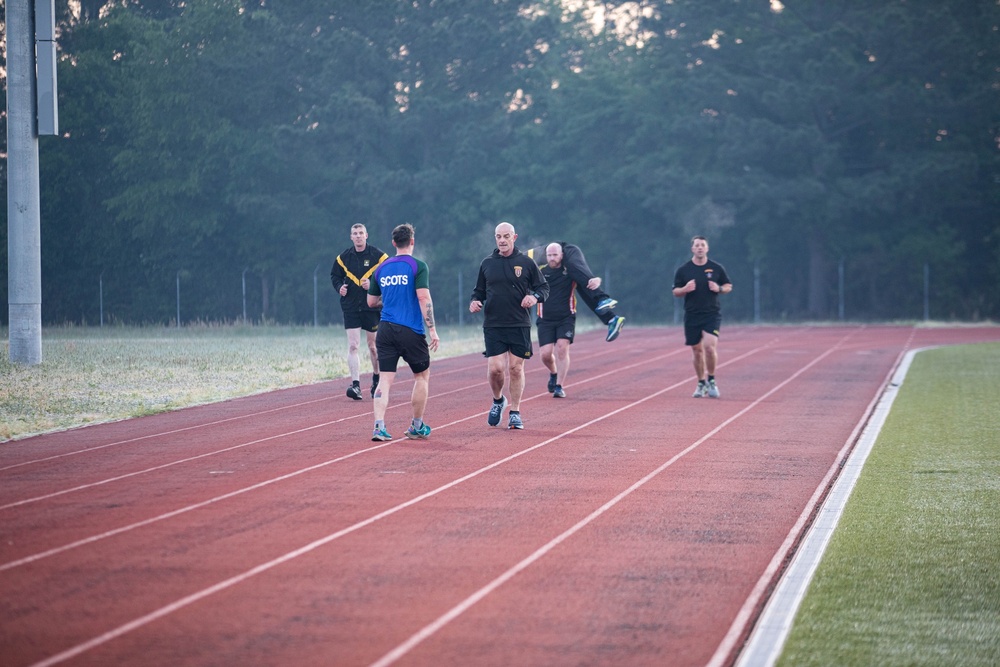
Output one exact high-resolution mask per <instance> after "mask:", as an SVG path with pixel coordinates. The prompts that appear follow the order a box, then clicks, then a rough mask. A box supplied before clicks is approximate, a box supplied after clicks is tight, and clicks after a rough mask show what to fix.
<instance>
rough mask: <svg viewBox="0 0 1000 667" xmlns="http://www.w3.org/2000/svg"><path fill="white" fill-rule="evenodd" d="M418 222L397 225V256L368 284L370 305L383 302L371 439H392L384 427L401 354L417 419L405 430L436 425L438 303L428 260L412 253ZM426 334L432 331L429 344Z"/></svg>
mask: <svg viewBox="0 0 1000 667" xmlns="http://www.w3.org/2000/svg"><path fill="white" fill-rule="evenodd" d="M413 237H414V232H413V225H410V224H409V223H407V224H402V225H399V226H398V227H396V228H395V229H393V230H392V245H393V247H395V248H396V256H395V257H390V258H389V259H387V260H385V261H384V262H382V263H381V264H380V265H379V267H378V269H377V270H376V271H375V274H374V276H373V277H372V280H371V285H370V286H369V287H368V305H369V307H371V308H375V307H378V306H381V307H382V322H381V324H380V325H379V328H378V333H377V334H376V336H375V348H376V350H377V351H378V365H379V370H380V374H379V382H378V386H377V387H376V388H375V396H374V398H375V402H374V412H375V430H374V431H373V432H372V440H375V441H379V440H382V441H385V440H392V436H391V435H389V433H388V431H386V428H385V411H386V409H387V408H388V407H389V389H390V387H392V382H393V380H394V379H395V378H396V366H397V365H398V364H399V360H400V358H402V359H403V361H405V362H406V363H407V365H409V367H410V370H411V371H413V394H412V396H411V399H410V403H411V404H412V405H413V420H412V422H411V423H410V428H409V429H407V431H406V433H405V434H404V435H406V437H407V438H410V439H424V438H426V437H427V436H429V435H430V434H431V427H430V426H428V425H427V424H425V423H424V408H425V407H426V405H427V394H428V392H429V389H430V375H431V371H430V365H431V355H430V353H431V351H432V350H437V349H438V344H439V343H440V340H441V339H440V338H439V337H438V333H437V328H436V327H435V325H434V305H433V303H432V301H431V291H430V288H429V287H428V283H427V264H425V263H424V262H422V261H420V260H419V259H416V258H415V257H413V243H414V238H413ZM425 335H429V336H430V343H428V342H427V338H426V337H425Z"/></svg>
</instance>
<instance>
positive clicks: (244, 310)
mask: <svg viewBox="0 0 1000 667" xmlns="http://www.w3.org/2000/svg"><path fill="white" fill-rule="evenodd" d="M249 270H250V267H249V266H248V267H247V268H245V269H243V275H242V276H241V277H240V278H241V280H242V282H243V325H244V326H246V323H247V271H249Z"/></svg>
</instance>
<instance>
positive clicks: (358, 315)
mask: <svg viewBox="0 0 1000 667" xmlns="http://www.w3.org/2000/svg"><path fill="white" fill-rule="evenodd" d="M351 243H352V244H353V245H351V247H349V248H348V249H347V250H345V251H344V252H342V253H340V255H338V256H337V261H336V262H334V263H333V268H332V269H330V282H332V283H333V288H334V289H335V290H337V291H338V293H339V294H340V308H341V310H343V311H344V329H346V330H347V369H348V370H349V371H350V373H351V385H350V386H349V387H348V388H347V396H348V397H350V398H353V399H354V400H356V401H360V400H361V354H360V350H361V330H362V329H364V330H365V332H366V336H367V339H368V340H367V343H368V354H369V358H370V359H371V363H372V387H371V395H372V396H373V397H374V395H375V387H377V386H378V352H377V351H376V350H375V332H376V331H377V330H378V323H379V319H380V314H381V313H380V311H379V309H378V308H370V307H369V306H368V287H369V286H370V285H371V277H372V274H373V273H375V269H376V268H377V267H378V265H379V264H381V263H382V262H384V261H385V260H386V259H387V258H388V257H389V256H388V255H387V254H385V253H384V252H382V251H381V250H379V249H378V248H376V247H375V246H373V245H371V244H370V243H368V229H367V228H366V227H365V226H364V225H362V224H360V223H359V224H356V225H352V226H351Z"/></svg>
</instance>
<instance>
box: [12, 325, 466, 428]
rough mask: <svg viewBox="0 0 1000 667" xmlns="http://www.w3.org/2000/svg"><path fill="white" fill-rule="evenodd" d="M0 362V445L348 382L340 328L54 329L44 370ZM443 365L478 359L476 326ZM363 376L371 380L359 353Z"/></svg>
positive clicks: (47, 334) (451, 333) (447, 347)
mask: <svg viewBox="0 0 1000 667" xmlns="http://www.w3.org/2000/svg"><path fill="white" fill-rule="evenodd" d="M0 331H2V334H3V337H4V347H3V356H2V358H0V441H3V440H9V439H13V438H19V437H24V436H27V435H32V434H37V433H44V432H46V431H52V430H59V429H65V428H70V427H74V426H81V425H84V424H91V423H98V422H105V421H112V420H116V419H124V418H127V417H138V416H142V415H149V414H155V413H158V412H164V411H167V410H174V409H177V408H181V407H185V406H190V405H197V404H202V403H211V402H214V401H221V400H225V399H229V398H234V397H237V396H248V395H251V394H255V393H260V392H263V391H269V390H273V389H280V388H284V387H293V386H298V385H303V384H311V383H314V382H321V381H324V380H332V379H336V378H341V377H346V376H347V374H348V370H347V337H346V335H345V333H344V330H343V329H342V328H340V327H289V326H273V327H267V326H265V327H253V326H204V327H181V328H179V329H178V328H159V327H156V328H139V327H104V328H95V327H56V328H47V329H45V330H44V331H43V332H42V363H41V364H37V365H34V366H25V365H21V364H12V363H11V362H10V350H9V344H8V342H7V341H8V334H7V332H6V330H0ZM439 335H440V336H441V348H440V349H439V350H438V352H436V353H434V355H433V358H436V359H440V358H445V357H450V356H456V355H460V354H466V353H468V352H474V351H477V350H482V346H483V342H482V340H483V339H482V329H481V328H479V327H474V326H470V327H465V328H462V329H459V328H457V327H445V328H442V329H441V330H440V331H439ZM362 373H364V374H370V373H371V364H370V363H369V362H368V358H367V348H366V347H365V346H364V345H362Z"/></svg>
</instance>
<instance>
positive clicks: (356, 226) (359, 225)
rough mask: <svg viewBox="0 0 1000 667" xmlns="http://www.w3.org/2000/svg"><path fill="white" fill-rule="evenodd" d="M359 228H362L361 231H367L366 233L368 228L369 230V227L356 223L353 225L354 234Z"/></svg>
mask: <svg viewBox="0 0 1000 667" xmlns="http://www.w3.org/2000/svg"><path fill="white" fill-rule="evenodd" d="M358 227H360V228H361V229H363V230H365V231H366V232H367V231H368V228H367V227H365V226H364V225H363V224H361V223H360V222H355V223H354V224H353V225H351V231H352V232H353V231H354V230H355V229H357V228H358Z"/></svg>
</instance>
